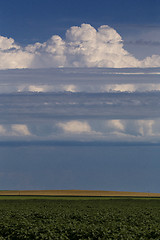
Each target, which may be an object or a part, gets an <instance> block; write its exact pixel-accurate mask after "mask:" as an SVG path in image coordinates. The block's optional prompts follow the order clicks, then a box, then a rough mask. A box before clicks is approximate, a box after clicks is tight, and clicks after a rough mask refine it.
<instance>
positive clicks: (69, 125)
mask: <svg viewBox="0 0 160 240" xmlns="http://www.w3.org/2000/svg"><path fill="white" fill-rule="evenodd" d="M57 125H58V126H59V127H60V128H62V129H63V130H64V131H65V132H70V133H91V127H90V125H89V124H88V123H87V122H86V121H74V120H73V121H68V122H64V123H61V122H60V123H58V124H57Z"/></svg>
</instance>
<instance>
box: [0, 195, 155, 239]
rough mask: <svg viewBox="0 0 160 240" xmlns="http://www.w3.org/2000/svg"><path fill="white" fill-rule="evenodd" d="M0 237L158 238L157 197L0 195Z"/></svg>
mask: <svg viewBox="0 0 160 240" xmlns="http://www.w3.org/2000/svg"><path fill="white" fill-rule="evenodd" d="M0 239H14V240H17V239H46V240H47V239H57V240H60V239H62V240H63V239H69V240H72V239H73V240H78V239H79V240H80V239H90V240H92V239H93V240H94V239H95V240H98V239H116V240H117V239H118V240H119V239H126V240H129V239H133V240H135V239H141V240H142V239H144V240H147V239H160V199H143V198H140V199H139V198H137V199H134V198H97V197H96V198H92V197H88V198H87V197H84V198H80V197H78V198H77V197H17V196H16V197H14V196H12V197H6V196H5V197H0Z"/></svg>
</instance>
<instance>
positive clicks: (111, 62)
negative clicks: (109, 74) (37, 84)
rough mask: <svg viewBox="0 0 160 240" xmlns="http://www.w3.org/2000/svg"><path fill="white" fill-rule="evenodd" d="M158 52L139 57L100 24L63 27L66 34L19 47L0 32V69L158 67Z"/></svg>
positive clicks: (113, 32) (116, 35)
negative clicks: (143, 57)
mask: <svg viewBox="0 0 160 240" xmlns="http://www.w3.org/2000/svg"><path fill="white" fill-rule="evenodd" d="M159 66H160V56H158V55H153V56H151V57H147V58H146V59H144V60H142V61H140V60H138V59H136V58H135V57H133V56H132V55H131V54H130V53H129V52H127V51H126V50H125V49H124V47H123V41H122V38H121V36H120V35H119V34H118V33H117V32H116V30H114V29H113V28H111V27H109V26H107V25H103V26H101V27H99V28H98V29H97V30H96V29H95V28H94V27H92V26H91V25H89V24H82V25H81V26H80V27H77V26H74V27H71V28H70V29H68V30H67V32H66V38H65V39H64V40H63V39H62V38H61V37H60V36H57V35H54V36H52V37H51V38H50V39H49V40H48V41H46V42H44V43H39V42H37V43H35V44H32V45H27V46H26V47H22V46H20V45H18V44H16V43H15V41H14V39H12V38H7V37H3V36H0V69H9V68H43V67H45V68H46V67H112V68H114V67H115V68H123V67H159Z"/></svg>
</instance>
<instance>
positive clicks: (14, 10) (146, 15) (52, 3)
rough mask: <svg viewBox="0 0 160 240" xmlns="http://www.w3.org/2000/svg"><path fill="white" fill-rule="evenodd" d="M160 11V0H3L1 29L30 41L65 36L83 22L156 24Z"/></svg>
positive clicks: (23, 41)
mask: <svg viewBox="0 0 160 240" xmlns="http://www.w3.org/2000/svg"><path fill="white" fill-rule="evenodd" d="M159 11H160V3H159V1H158V0H153V1H152V0H146V1H144V0H141V1H138V0H135V1H132V0H114V1H113V0H100V1H95V0H94V1H90V0H87V1H85V0H76V1H74V0H67V1H65V0H32V1H31V0H28V1H20V0H15V1H13V0H7V1H1V2H0V29H1V34H2V35H4V36H8V37H13V38H15V39H16V40H17V41H18V42H20V43H30V42H35V41H46V40H47V39H48V38H49V37H50V36H51V35H53V34H60V35H61V36H63V35H64V33H65V31H66V29H68V28H69V27H71V26H73V25H80V24H81V23H89V24H91V25H93V26H94V27H98V26H100V25H103V24H108V25H111V26H112V27H115V26H117V28H119V29H121V26H119V25H140V26H144V25H147V26H148V25H149V26H153V27H155V25H156V26H157V25H159V24H160V16H159Z"/></svg>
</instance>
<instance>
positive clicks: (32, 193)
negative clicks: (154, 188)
mask: <svg viewBox="0 0 160 240" xmlns="http://www.w3.org/2000/svg"><path fill="white" fill-rule="evenodd" d="M7 195H8V196H13V195H14V196H94V197H96V196H97V197H105V196H106V197H109V196H111V197H118V196H120V197H122V196H123V197H160V193H143V192H120V191H90V190H28V191H27V190H25V191H21V190H20V191H18V190H15V191H0V196H7Z"/></svg>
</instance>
